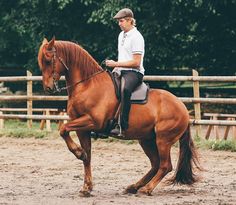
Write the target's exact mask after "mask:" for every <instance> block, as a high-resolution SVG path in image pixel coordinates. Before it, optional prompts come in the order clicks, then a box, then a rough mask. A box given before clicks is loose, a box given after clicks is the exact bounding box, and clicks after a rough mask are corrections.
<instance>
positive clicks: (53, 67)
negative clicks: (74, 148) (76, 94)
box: [47, 47, 107, 93]
mask: <svg viewBox="0 0 236 205" xmlns="http://www.w3.org/2000/svg"><path fill="white" fill-rule="evenodd" d="M47 52H52V53H53V56H52V60H51V64H52V69H53V73H52V76H53V85H54V88H55V89H54V90H53V93H60V92H62V91H63V90H67V89H68V88H71V87H74V86H76V85H78V84H80V83H83V82H85V81H87V80H89V79H90V78H92V77H94V76H95V75H98V74H100V73H103V72H105V71H107V70H104V69H102V70H99V71H97V72H95V73H93V74H92V75H90V76H89V77H87V78H85V79H83V80H80V81H78V82H75V83H73V84H72V85H68V86H65V87H61V88H60V87H59V85H58V79H59V78H58V76H59V73H58V72H56V60H57V59H58V60H59V62H60V63H61V64H62V65H63V66H64V67H65V68H66V70H67V71H69V70H70V69H69V67H68V66H67V65H66V64H65V62H64V60H63V59H62V58H61V57H60V56H57V53H56V48H55V47H52V49H51V50H50V51H47Z"/></svg>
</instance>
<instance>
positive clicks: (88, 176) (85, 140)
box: [76, 131, 93, 196]
mask: <svg viewBox="0 0 236 205" xmlns="http://www.w3.org/2000/svg"><path fill="white" fill-rule="evenodd" d="M76 133H77V136H78V138H79V141H80V144H81V147H82V149H83V150H84V151H85V153H86V156H87V157H86V159H84V160H83V163H84V185H83V187H82V189H81V190H80V193H81V195H82V196H90V192H91V191H92V189H93V183H92V171H91V137H90V132H81V131H77V132H76Z"/></svg>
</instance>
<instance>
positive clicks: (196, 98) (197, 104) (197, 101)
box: [0, 70, 236, 135]
mask: <svg viewBox="0 0 236 205" xmlns="http://www.w3.org/2000/svg"><path fill="white" fill-rule="evenodd" d="M41 80H42V76H32V74H31V73H30V72H29V71H27V76H14V77H0V82H19V81H25V82H27V95H14V96H10V95H0V100H1V101H12V100H16V101H27V115H17V114H3V113H1V114H0V119H27V120H28V127H31V126H32V121H31V120H36V119H37V120H39V119H40V120H43V119H44V120H68V119H69V118H68V116H65V115H63V116H62V115H60V116H57V115H49V116H48V115H33V114H32V113H33V101H66V100H67V99H68V97H67V96H46V95H45V96H39V95H33V85H32V83H33V82H34V81H41ZM60 80H65V78H64V77H62V78H61V79H60ZM144 81H191V82H192V83H193V97H179V99H180V100H181V101H182V102H184V103H193V104H194V115H195V116H194V119H193V120H190V123H192V124H193V125H197V132H196V134H197V135H200V132H201V127H200V125H225V126H236V122H235V121H227V120H202V119H201V103H209V104H236V99H233V98H201V97H200V86H199V84H200V82H236V76H199V75H198V72H197V71H195V70H193V74H192V76H144Z"/></svg>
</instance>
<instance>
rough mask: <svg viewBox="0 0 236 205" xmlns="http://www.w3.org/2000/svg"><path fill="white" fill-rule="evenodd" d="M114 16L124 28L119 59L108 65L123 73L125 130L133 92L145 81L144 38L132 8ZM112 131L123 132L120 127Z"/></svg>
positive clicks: (119, 39)
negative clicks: (137, 26) (138, 28)
mask: <svg viewBox="0 0 236 205" xmlns="http://www.w3.org/2000/svg"><path fill="white" fill-rule="evenodd" d="M113 18H114V19H116V20H117V21H118V23H119V26H120V28H121V30H122V31H121V33H120V34H119V37H118V61H114V60H106V65H107V66H109V67H113V68H114V69H113V71H112V72H118V73H120V74H121V90H122V91H121V115H120V126H121V129H122V131H124V130H126V129H128V127H129V124H128V121H129V111H130V106H131V103H130V97H131V94H132V92H133V91H134V90H135V88H136V87H138V86H139V85H140V84H141V83H142V81H143V75H144V67H143V57H144V39H143V36H142V34H141V33H140V32H139V31H138V30H137V28H136V27H135V25H136V21H135V19H134V15H133V12H132V10H131V9H129V8H124V9H121V10H120V11H119V12H118V13H117V14H116V15H115V16H114V17H113ZM111 133H112V134H118V135H119V134H121V133H120V129H119V127H116V128H115V129H113V130H112V131H111Z"/></svg>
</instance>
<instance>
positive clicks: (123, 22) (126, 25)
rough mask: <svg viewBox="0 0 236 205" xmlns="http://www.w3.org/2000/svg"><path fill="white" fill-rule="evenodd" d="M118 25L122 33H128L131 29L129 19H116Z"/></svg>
mask: <svg viewBox="0 0 236 205" xmlns="http://www.w3.org/2000/svg"><path fill="white" fill-rule="evenodd" d="M118 24H119V26H120V29H121V30H122V31H124V32H127V31H129V30H130V28H131V27H132V25H131V20H130V19H125V18H121V19H118Z"/></svg>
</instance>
